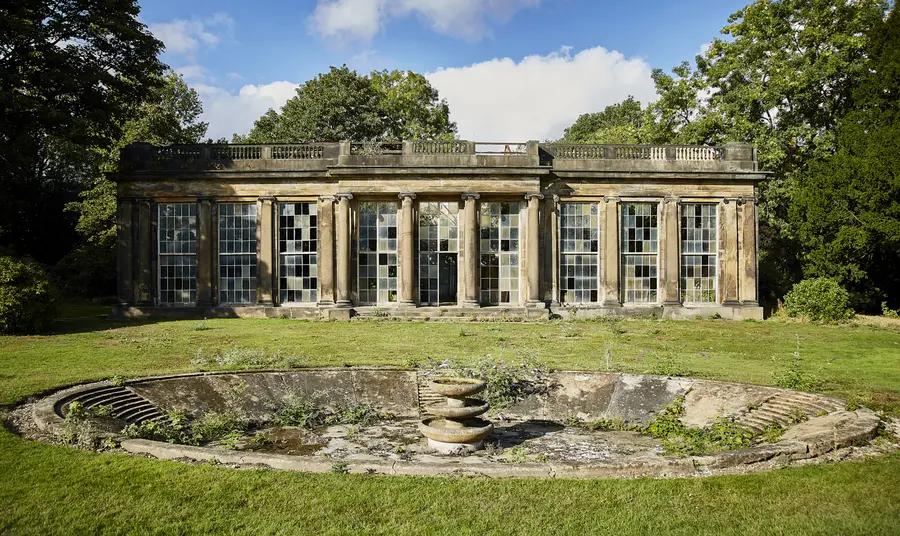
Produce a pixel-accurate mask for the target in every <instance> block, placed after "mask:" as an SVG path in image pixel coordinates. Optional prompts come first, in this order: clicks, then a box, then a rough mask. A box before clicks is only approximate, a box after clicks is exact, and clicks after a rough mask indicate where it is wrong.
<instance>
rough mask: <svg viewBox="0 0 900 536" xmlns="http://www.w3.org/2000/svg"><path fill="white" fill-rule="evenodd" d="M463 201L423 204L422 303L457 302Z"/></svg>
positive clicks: (420, 213) (421, 241) (420, 229)
mask: <svg viewBox="0 0 900 536" xmlns="http://www.w3.org/2000/svg"><path fill="white" fill-rule="evenodd" d="M458 225H459V203H457V202H452V203H435V202H423V203H419V303H420V304H421V305H446V304H452V303H456V296H457V294H456V291H457V267H456V263H457V255H458V251H459V226H458Z"/></svg>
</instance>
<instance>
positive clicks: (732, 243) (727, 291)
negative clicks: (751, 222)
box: [722, 197, 741, 307]
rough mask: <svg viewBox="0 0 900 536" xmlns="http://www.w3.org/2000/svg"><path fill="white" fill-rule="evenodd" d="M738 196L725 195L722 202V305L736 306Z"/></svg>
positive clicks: (738, 303)
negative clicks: (723, 213) (723, 250)
mask: <svg viewBox="0 0 900 536" xmlns="http://www.w3.org/2000/svg"><path fill="white" fill-rule="evenodd" d="M739 201H740V198H735V197H726V198H725V199H724V200H723V201H722V202H723V209H724V212H725V215H724V218H723V232H722V240H723V245H724V249H725V252H724V255H723V258H722V272H723V274H722V275H723V277H724V288H723V292H722V305H727V306H731V307H734V306H738V305H740V304H741V302H740V300H739V299H738V235H737V233H738V227H737V207H738V202H739Z"/></svg>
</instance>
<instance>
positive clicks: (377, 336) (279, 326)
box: [0, 307, 900, 534]
mask: <svg viewBox="0 0 900 536" xmlns="http://www.w3.org/2000/svg"><path fill="white" fill-rule="evenodd" d="M65 312H66V318H65V319H64V320H63V321H61V322H60V323H59V324H58V327H57V330H56V331H57V332H56V333H54V334H51V335H46V336H36V337H0V404H6V405H10V404H13V403H16V402H18V401H20V400H22V399H24V398H25V397H27V396H30V395H33V394H35V393H38V392H41V391H45V390H48V389H52V388H55V387H59V386H62V385H67V384H71V383H75V382H79V381H85V380H92V379H101V378H109V377H111V376H113V375H121V376H126V377H128V376H141V375H149V374H157V373H166V372H176V371H192V370H196V368H195V367H194V366H192V365H191V359H192V358H193V357H194V356H196V354H197V351H198V350H199V349H200V348H201V347H202V349H203V352H214V351H216V350H227V349H229V348H232V347H234V346H239V347H244V348H265V349H266V350H268V351H274V350H280V351H281V353H282V354H283V355H292V356H305V358H306V359H305V362H306V363H308V364H309V365H343V364H350V365H353V364H394V365H405V364H407V363H408V362H409V361H410V360H419V361H423V360H425V359H426V358H432V359H437V360H441V359H445V358H448V357H459V358H470V357H483V356H485V355H488V354H490V355H491V356H492V357H493V358H497V359H506V358H508V359H511V360H516V359H518V358H519V357H521V356H523V355H529V356H531V355H533V356H537V357H539V358H541V359H544V360H546V361H549V362H550V363H551V364H552V365H553V366H554V367H557V368H570V369H594V370H604V369H605V367H606V363H605V361H604V358H603V357H604V354H605V351H606V348H607V346H609V347H610V348H611V355H612V368H613V369H614V370H626V371H633V372H644V371H646V370H650V369H651V368H652V367H653V365H654V363H655V360H656V356H659V355H665V356H670V357H671V358H672V359H673V360H674V361H675V362H676V363H677V365H678V366H679V367H681V368H685V369H687V370H689V371H691V373H692V375H695V376H699V377H706V378H716V379H725V380H735V381H746V382H753V383H760V384H771V383H772V381H773V376H772V372H773V370H775V365H774V364H773V360H772V358H773V357H775V358H777V359H779V360H781V361H782V362H783V363H785V364H786V363H787V361H788V360H789V359H790V358H791V354H792V352H794V351H796V349H797V339H798V337H799V344H800V350H799V351H800V354H801V356H802V358H803V366H804V369H805V370H806V371H807V372H808V373H809V374H815V375H816V376H817V377H818V379H819V380H820V381H821V382H822V386H823V390H825V391H826V392H829V393H832V394H835V395H838V396H843V397H847V396H851V395H852V396H856V397H859V398H861V399H862V400H863V401H864V402H865V403H868V404H869V405H873V406H876V407H877V408H880V409H885V410H887V411H889V412H891V413H894V414H897V413H900V410H898V408H900V366H898V365H900V329H897V328H891V327H875V326H868V325H860V324H854V325H848V326H815V325H810V324H793V323H780V322H725V321H714V320H710V321H698V322H668V321H653V320H629V321H622V322H612V323H610V322H577V323H542V324H428V323H407V322H393V321H385V322H360V323H350V324H346V323H324V322H323V323H314V322H299V321H290V320H208V321H205V322H204V323H203V324H202V329H201V328H200V327H201V323H200V322H199V321H179V322H158V323H121V322H113V321H108V320H102V319H98V318H97V315H98V314H100V313H102V312H103V311H102V310H100V309H97V308H85V307H70V308H68V309H67V310H66V311H65ZM700 352H702V354H703V355H705V356H708V357H704V356H701V355H700V354H699V353H700ZM835 357H837V358H836V359H834V358H835ZM829 361H830V364H827V363H829ZM0 482H2V484H0V534H6V533H11V534H121V533H141V534H178V533H184V534H213V533H215V534H221V533H225V534H228V533H251V534H270V533H271V534H276V533H282V534H296V533H334V534H564V533H573V534H575V533H578V534H580V533H617V534H654V533H671V534H726V533H739V534H773V533H783V534H896V533H897V532H898V531H900V529H898V525H897V521H896V520H897V519H900V492H898V489H900V455H893V456H888V457H882V458H879V459H874V460H869V461H865V462H847V463H840V464H828V465H823V466H816V467H807V468H792V469H783V470H779V471H776V472H772V473H767V474H759V475H748V476H734V477H714V478H706V479H672V480H650V479H638V480H588V481H574V480H569V481H565V480H563V481H552V480H531V479H516V480H489V479H481V478H460V479H440V478H409V477H371V476H361V475H331V474H323V475H307V474H298V473H287V472H279V471H268V470H241V471H234V470H230V469H227V468H221V467H211V466H190V465H185V464H180V463H175V462H164V461H158V460H148V459H141V458H135V457H128V456H124V455H116V454H98V453H91V452H81V451H76V450H73V449H68V448H64V447H57V446H50V445H45V444H40V443H35V442H31V441H25V440H22V439H21V438H19V437H18V436H15V435H14V434H12V433H9V432H7V431H0Z"/></svg>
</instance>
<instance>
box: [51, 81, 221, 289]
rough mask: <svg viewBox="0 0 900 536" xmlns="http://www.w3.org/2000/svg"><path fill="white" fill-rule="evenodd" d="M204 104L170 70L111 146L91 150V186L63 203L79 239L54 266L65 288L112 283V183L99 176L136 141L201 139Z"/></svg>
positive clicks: (112, 285)
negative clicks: (73, 218)
mask: <svg viewBox="0 0 900 536" xmlns="http://www.w3.org/2000/svg"><path fill="white" fill-rule="evenodd" d="M202 113H203V104H202V103H201V101H200V97H199V95H198V94H197V92H196V91H195V90H194V89H192V88H191V87H189V86H188V85H187V83H185V81H184V79H182V77H181V76H180V75H178V74H176V73H174V72H168V73H166V74H165V75H164V76H163V77H161V80H160V85H159V86H158V87H157V88H156V89H154V90H153V91H151V92H150V94H149V95H148V97H147V99H146V100H145V101H144V102H142V103H141V104H140V105H138V106H137V107H136V109H135V111H134V112H133V114H132V116H133V118H132V119H131V120H129V121H127V122H126V123H125V125H124V126H123V128H122V132H123V134H122V137H121V138H119V139H118V140H117V141H116V142H115V143H113V144H112V145H111V146H110V147H109V148H99V149H97V150H95V151H94V152H93V157H94V158H93V165H94V168H93V172H94V177H95V179H94V180H93V186H92V187H91V188H89V189H87V190H85V191H83V192H81V194H79V197H80V200H79V201H73V202H71V203H69V204H68V205H66V210H67V211H69V212H72V213H77V214H78V223H77V224H76V226H75V229H76V230H77V232H78V234H79V235H80V236H81V238H82V242H81V243H80V244H78V245H77V247H76V248H75V249H74V250H73V251H72V252H71V253H69V254H68V255H66V256H65V257H64V258H63V259H62V261H61V262H60V264H59V266H58V269H57V272H58V273H59V275H60V280H61V281H62V282H63V283H64V288H65V290H66V291H67V292H68V293H69V294H82V295H87V296H102V295H109V294H112V293H113V291H114V289H115V279H116V274H115V242H116V185H115V183H113V182H112V181H109V180H107V179H106V178H104V177H103V173H108V172H114V171H116V169H117V166H118V160H119V151H120V150H121V149H122V148H123V147H125V146H126V145H128V144H130V143H134V142H138V141H142V142H147V143H153V144H155V145H168V144H172V143H199V142H200V140H201V139H202V138H203V136H205V135H206V128H207V125H208V124H207V123H205V122H202V121H200V119H199V118H200V115H201V114H202Z"/></svg>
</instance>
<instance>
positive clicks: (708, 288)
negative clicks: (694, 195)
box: [681, 203, 718, 303]
mask: <svg viewBox="0 0 900 536" xmlns="http://www.w3.org/2000/svg"><path fill="white" fill-rule="evenodd" d="M717 211H718V206H717V205H714V204H699V203H694V204H683V205H681V301H682V302H684V303H716V302H718V296H717V292H716V291H717V288H718V277H717V269H716V268H717V266H718V245H717V244H718V242H717V233H716V229H717V228H718V227H717V222H716V214H717Z"/></svg>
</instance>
